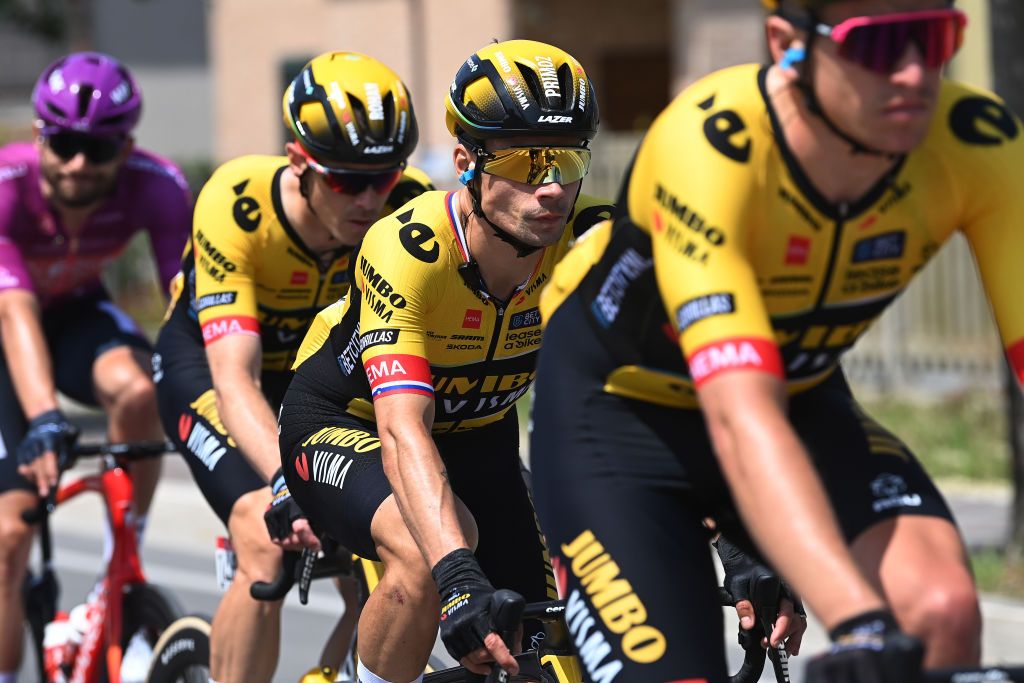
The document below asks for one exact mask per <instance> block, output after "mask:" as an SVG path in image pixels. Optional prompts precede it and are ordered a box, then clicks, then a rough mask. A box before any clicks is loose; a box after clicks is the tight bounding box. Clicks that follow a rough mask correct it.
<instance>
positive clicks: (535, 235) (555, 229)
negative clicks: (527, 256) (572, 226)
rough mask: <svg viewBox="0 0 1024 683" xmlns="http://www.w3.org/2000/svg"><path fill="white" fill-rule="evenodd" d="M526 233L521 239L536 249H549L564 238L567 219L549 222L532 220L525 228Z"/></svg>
mask: <svg viewBox="0 0 1024 683" xmlns="http://www.w3.org/2000/svg"><path fill="white" fill-rule="evenodd" d="M523 227H524V228H525V230H524V232H525V233H526V234H525V235H523V236H522V237H521V238H520V239H522V240H523V241H524V242H526V243H527V244H530V245H533V246H536V247H549V246H551V245H552V244H554V243H555V242H557V241H558V240H560V239H561V238H562V233H564V232H565V217H564V216H559V217H557V218H551V219H548V220H539V219H531V220H528V221H526V222H525V225H524V226H523Z"/></svg>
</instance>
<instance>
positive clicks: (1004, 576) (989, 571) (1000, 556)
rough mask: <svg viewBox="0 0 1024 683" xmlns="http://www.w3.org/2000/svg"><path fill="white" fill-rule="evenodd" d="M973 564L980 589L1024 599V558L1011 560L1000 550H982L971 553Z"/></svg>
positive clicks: (985, 591) (984, 591)
mask: <svg viewBox="0 0 1024 683" xmlns="http://www.w3.org/2000/svg"><path fill="white" fill-rule="evenodd" d="M971 565H972V566H973V567H974V577H975V580H976V581H977V582H978V589H979V590H980V591H982V592H983V593H998V594H1000V595H1006V596H1009V597H1012V598H1016V599H1018V600H1024V560H1021V559H1018V560H1014V561H1011V560H1010V559H1009V558H1008V557H1007V556H1006V554H1005V553H1003V552H1002V551H999V550H982V551H978V552H975V553H972V554H971Z"/></svg>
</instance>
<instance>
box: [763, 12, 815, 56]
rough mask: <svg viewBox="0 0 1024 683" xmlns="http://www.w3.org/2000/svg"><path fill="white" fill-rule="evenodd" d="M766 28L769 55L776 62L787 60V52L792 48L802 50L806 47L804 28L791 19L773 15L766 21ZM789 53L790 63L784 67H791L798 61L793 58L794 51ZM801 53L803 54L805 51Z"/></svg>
mask: <svg viewBox="0 0 1024 683" xmlns="http://www.w3.org/2000/svg"><path fill="white" fill-rule="evenodd" d="M764 30H765V40H766V44H767V45H768V53H769V55H768V56H769V58H770V59H771V60H772V62H774V63H776V64H779V63H781V62H782V61H783V60H785V59H786V54H787V52H789V51H790V50H796V51H802V50H804V49H805V47H806V39H805V33H804V31H803V29H802V28H799V27H798V26H796V25H794V24H793V23H792V22H791V21H790V20H789V19H786V18H784V17H781V16H779V15H772V16H770V17H768V19H767V20H766V21H765V25H764ZM789 54H790V58H789V63H788V64H787V65H784V66H783V68H791V67H792V66H793V65H794V64H795V63H797V60H794V59H793V56H794V53H793V52H790V53H789ZM800 54H801V56H802V54H803V53H802V52H801V53H800Z"/></svg>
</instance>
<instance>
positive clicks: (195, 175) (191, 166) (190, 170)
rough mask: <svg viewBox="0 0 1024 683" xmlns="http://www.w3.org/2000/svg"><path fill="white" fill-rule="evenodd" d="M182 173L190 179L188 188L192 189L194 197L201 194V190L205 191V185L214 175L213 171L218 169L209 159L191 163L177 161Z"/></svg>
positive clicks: (195, 160)
mask: <svg viewBox="0 0 1024 683" xmlns="http://www.w3.org/2000/svg"><path fill="white" fill-rule="evenodd" d="M175 163H177V164H178V165H179V166H180V167H181V170H182V172H184V173H185V177H186V178H188V186H189V187H190V188H191V189H192V196H196V195H198V194H199V190H201V189H203V185H205V184H206V181H207V180H209V179H210V176H211V175H213V171H214V170H215V169H216V166H214V164H213V162H212V161H210V160H209V159H191V160H189V161H177V162H175Z"/></svg>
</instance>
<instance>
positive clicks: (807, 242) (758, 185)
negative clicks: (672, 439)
mask: <svg viewBox="0 0 1024 683" xmlns="http://www.w3.org/2000/svg"><path fill="white" fill-rule="evenodd" d="M766 74H767V69H766V68H763V67H762V68H759V67H758V66H756V65H748V66H740V67H734V68H731V69H726V70H723V71H719V72H717V73H715V74H712V75H711V76H709V77H707V78H705V79H704V80H702V81H699V82H697V83H696V84H694V85H692V86H691V87H689V88H688V89H687V90H685V91H684V92H683V93H682V94H680V95H679V96H678V97H677V98H676V100H675V101H674V102H673V103H672V104H671V105H670V106H669V107H668V108H667V109H666V110H665V111H664V112H663V113H662V114H661V115H660V116H659V118H658V119H657V120H656V121H655V123H654V125H653V126H652V128H651V130H650V131H649V132H648V134H647V136H646V137H645V139H644V141H643V143H642V145H641V147H640V150H639V152H638V154H637V157H636V159H635V161H634V165H633V168H632V169H631V172H630V175H629V178H628V181H627V182H628V184H627V187H626V189H625V192H624V194H625V196H626V205H625V206H622V207H619V211H620V212H621V216H620V217H618V219H617V220H616V221H615V222H614V223H612V222H608V223H605V224H603V225H601V226H599V227H597V228H595V229H594V230H592V231H591V232H590V234H589V235H588V238H587V239H586V240H584V241H582V242H581V244H579V245H577V246H576V248H575V249H574V250H573V252H572V253H571V254H570V255H569V256H568V257H567V258H566V259H565V260H564V261H563V262H562V264H561V265H560V266H559V268H558V269H557V270H556V272H555V274H554V277H553V281H552V285H551V286H549V287H548V289H547V290H546V292H545V295H544V301H543V303H542V310H543V312H544V314H545V319H546V318H547V317H548V316H550V315H552V314H553V312H554V311H555V310H556V309H557V307H558V306H559V305H562V303H563V302H564V301H565V300H566V299H567V297H569V296H570V295H571V294H573V293H574V292H575V293H576V294H577V295H578V296H575V297H574V298H578V299H579V300H580V301H581V303H582V305H583V306H585V307H586V310H587V316H588V318H589V319H590V321H591V322H592V323H593V325H592V326H593V329H594V331H595V333H596V334H597V335H598V336H599V337H600V338H601V339H602V340H603V341H604V342H605V343H606V345H607V347H608V348H609V350H610V351H611V352H612V354H613V356H614V358H615V360H616V363H618V364H619V366H618V368H617V369H616V370H615V371H614V372H612V373H610V375H609V376H608V377H607V378H606V390H607V391H609V392H612V393H616V394H619V395H623V396H627V397H632V398H638V399H641V400H647V401H651V402H654V403H660V404H664V405H670V406H687V407H692V406H694V405H695V403H694V389H695V388H696V387H698V386H699V385H700V383H701V382H702V381H705V380H707V379H708V378H709V377H712V376H714V375H715V374H717V373H719V372H722V371H727V370H730V369H734V368H754V369H759V370H762V371H765V372H769V373H772V374H775V375H777V376H779V377H781V378H784V379H785V380H786V381H787V384H788V387H789V390H790V391H791V392H798V391H801V390H804V389H807V388H809V387H811V386H813V385H815V384H817V383H819V382H821V381H822V380H823V379H824V378H825V377H827V376H828V375H829V374H830V373H831V372H832V371H833V370H834V369H835V367H836V366H837V363H838V359H839V357H840V355H841V354H842V353H843V352H844V351H846V350H847V349H849V348H850V347H851V346H852V345H853V344H854V342H855V341H856V340H857V339H858V338H859V337H860V336H861V335H862V334H863V333H864V331H865V330H866V329H867V328H868V326H869V325H870V324H871V323H872V322H873V321H874V320H875V319H876V318H878V316H879V315H880V314H881V313H882V311H883V310H884V309H885V308H886V306H888V305H889V304H890V303H891V302H892V301H893V300H894V299H895V298H896V297H897V296H898V295H899V294H900V292H902V291H903V289H904V288H905V287H906V286H907V284H908V283H909V282H910V280H911V278H912V277H913V276H914V275H915V274H916V273H917V272H918V271H919V270H920V269H921V268H922V267H923V266H924V265H925V264H926V263H927V262H928V260H929V259H930V258H931V257H932V255H933V254H935V253H936V251H937V250H938V249H939V247H940V246H941V245H942V244H943V242H945V241H946V240H947V239H948V238H949V236H950V235H951V234H952V233H953V231H954V230H960V231H962V232H963V234H964V235H965V237H966V238H967V241H968V242H969V243H970V246H971V249H972V250H973V253H974V256H975V259H976V261H977V264H978V268H979V270H980V272H981V277H982V281H983V284H984V287H985V290H986V292H987V294H988V297H989V300H990V302H991V305H992V308H993V310H994V312H995V316H996V320H997V323H998V324H999V328H1000V331H1001V334H1002V339H1003V342H1004V344H1005V347H1006V349H1007V352H1008V354H1009V357H1010V359H1011V361H1012V362H1013V365H1014V367H1015V369H1016V371H1017V374H1018V376H1021V373H1022V372H1024V305H1022V304H1021V302H1020V299H1019V295H1018V294H1017V291H1018V290H1017V288H1016V287H1017V281H1018V272H1019V271H1017V268H1018V267H1019V261H1020V259H1021V255H1022V254H1024V193H1021V191H1020V188H1019V187H1018V185H1019V184H1020V178H1021V176H1022V175H1024V138H1022V136H1021V130H1022V129H1021V123H1020V121H1019V120H1018V119H1017V118H1015V117H1014V115H1013V114H1012V113H1010V111H1009V110H1007V108H1006V107H1005V106H1004V105H1003V103H1002V102H1001V101H999V100H998V99H996V98H995V97H994V96H993V95H991V94H990V93H987V92H983V91H980V90H976V89H972V88H969V87H967V86H964V85H961V84H958V83H954V82H951V81H943V85H942V88H941V92H940V95H939V102H938V109H937V111H936V113H935V117H934V123H933V124H932V126H931V129H930V131H929V133H928V135H927V137H926V139H925V140H924V141H923V143H922V144H921V145H920V146H919V147H918V148H916V149H914V150H913V152H911V153H910V154H908V155H906V156H905V157H903V158H902V159H901V160H900V161H899V162H898V163H897V164H896V166H895V168H894V169H893V170H892V172H891V173H890V174H888V175H887V176H886V177H885V178H883V179H881V180H880V181H879V182H878V183H877V184H876V185H875V187H874V188H872V189H871V190H870V191H869V192H867V193H866V194H865V195H864V197H862V198H861V199H860V200H859V201H857V202H853V203H850V204H838V205H837V204H833V203H830V202H828V201H826V200H825V199H824V198H823V197H822V196H821V195H820V194H819V193H818V192H817V191H816V190H815V188H814V185H813V183H812V182H811V179H809V178H807V177H806V176H805V175H804V173H803V171H802V170H801V168H800V167H799V165H798V164H797V163H796V161H795V157H794V155H793V153H792V152H791V150H790V149H789V148H788V146H787V144H786V141H785V139H784V138H783V136H782V134H781V132H780V131H781V128H780V124H779V121H778V120H777V119H776V118H775V115H774V112H773V110H772V107H771V105H770V103H769V99H768V95H767V92H766V88H765V79H766ZM566 305H568V304H566ZM680 349H681V350H682V353H680Z"/></svg>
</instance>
